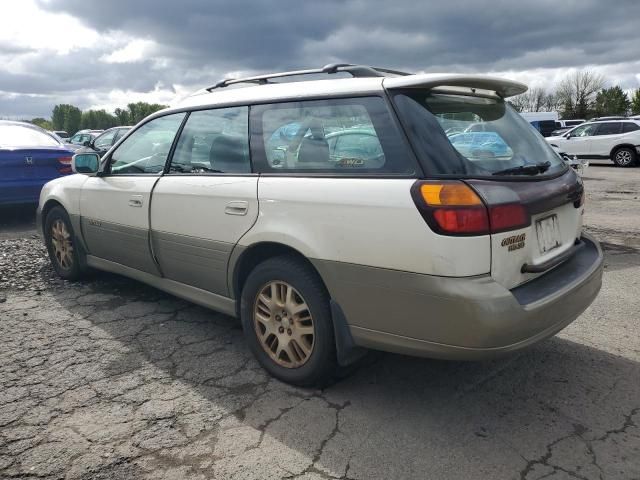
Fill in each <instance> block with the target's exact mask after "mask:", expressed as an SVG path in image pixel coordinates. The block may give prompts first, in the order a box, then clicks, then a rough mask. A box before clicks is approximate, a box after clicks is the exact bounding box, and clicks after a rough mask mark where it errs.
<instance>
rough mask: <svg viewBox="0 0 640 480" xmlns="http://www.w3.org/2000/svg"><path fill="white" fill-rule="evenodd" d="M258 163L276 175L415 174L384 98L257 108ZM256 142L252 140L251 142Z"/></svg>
mask: <svg viewBox="0 0 640 480" xmlns="http://www.w3.org/2000/svg"><path fill="white" fill-rule="evenodd" d="M251 115H252V129H251V130H252V135H253V136H254V137H256V136H257V137H258V139H256V141H255V143H252V148H254V146H255V147H257V148H256V151H255V152H254V157H255V158H254V163H256V165H257V168H258V169H259V170H261V171H265V172H272V173H297V172H300V173H302V172H309V173H330V174H331V175H360V174H412V173H414V171H415V165H414V164H413V160H412V158H411V157H410V156H409V154H408V152H407V150H406V148H405V145H404V144H403V142H402V140H401V137H400V132H399V131H398V129H397V128H396V126H395V124H394V123H393V121H392V119H391V116H390V114H389V111H388V109H387V106H386V104H385V102H384V100H382V98H379V97H363V98H350V99H332V100H312V101H304V102H289V103H279V104H273V105H259V106H255V107H253V108H252V113H251ZM252 142H253V141H252Z"/></svg>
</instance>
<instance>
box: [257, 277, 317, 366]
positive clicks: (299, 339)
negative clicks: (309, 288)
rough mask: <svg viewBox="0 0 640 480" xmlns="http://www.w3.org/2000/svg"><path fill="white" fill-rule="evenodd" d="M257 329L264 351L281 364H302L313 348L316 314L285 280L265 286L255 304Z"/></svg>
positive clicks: (307, 358)
mask: <svg viewBox="0 0 640 480" xmlns="http://www.w3.org/2000/svg"><path fill="white" fill-rule="evenodd" d="M253 319H254V322H253V323H254V329H255V332H256V335H257V337H258V341H259V342H260V345H261V346H262V348H263V349H264V351H265V352H266V353H267V354H268V355H269V356H270V357H271V358H272V359H273V360H274V361H275V362H276V363H277V364H278V365H280V366H282V367H285V368H298V367H301V366H302V365H304V364H305V363H306V362H307V360H309V357H310V356H311V353H312V352H313V346H314V339H315V328H314V323H313V317H312V316H311V311H310V310H309V306H308V305H307V302H306V301H305V300H304V298H303V297H302V295H300V293H299V292H298V291H297V290H296V289H295V288H293V287H292V286H291V285H289V284H288V283H287V282H283V281H272V282H269V283H267V284H266V285H265V286H264V287H262V288H261V289H260V291H259V293H258V295H257V296H256V300H255V303H254V308H253Z"/></svg>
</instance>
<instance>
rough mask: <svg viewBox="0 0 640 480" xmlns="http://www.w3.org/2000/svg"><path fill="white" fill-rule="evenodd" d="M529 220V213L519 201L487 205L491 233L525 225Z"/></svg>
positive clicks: (527, 224)
mask: <svg viewBox="0 0 640 480" xmlns="http://www.w3.org/2000/svg"><path fill="white" fill-rule="evenodd" d="M530 221H531V220H530V219H529V214H528V213H527V211H526V210H525V209H524V207H523V206H522V205H520V204H519V203H510V204H507V205H495V206H492V207H489V222H490V223H491V233H498V232H504V231H506V230H515V229H517V228H523V227H527V226H529V223H530Z"/></svg>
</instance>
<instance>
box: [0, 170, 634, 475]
mask: <svg viewBox="0 0 640 480" xmlns="http://www.w3.org/2000/svg"><path fill="white" fill-rule="evenodd" d="M586 184H587V188H588V189H589V195H588V211H587V214H586V216H585V222H586V224H587V228H588V229H589V230H590V231H592V232H593V233H594V234H595V235H596V236H598V238H600V239H601V240H602V241H603V242H604V245H605V247H606V265H607V267H606V270H605V276H604V285H603V289H602V292H601V294H600V296H599V297H598V299H597V300H596V302H595V303H594V304H593V305H592V306H591V307H590V308H589V309H588V310H587V311H586V312H585V313H584V314H583V315H582V316H581V317H580V319H578V320H577V321H576V322H574V323H573V324H572V325H571V326H570V327H569V328H567V329H566V330H564V331H563V332H561V334H560V335H558V336H557V337H555V338H553V339H550V340H548V341H546V342H543V343H542V344H539V345H537V346H535V347H533V348H531V349H529V350H527V351H525V352H522V353H520V354H518V355H513V356H510V357H507V358H504V359H500V360H495V361H491V362H481V363H460V362H441V361H433V360H426V359H416V358H409V357H402V356H398V355H390V354H378V355H374V356H372V357H371V358H370V359H369V360H368V362H367V363H365V364H364V365H363V366H361V368H360V369H359V370H357V371H356V372H355V373H354V374H353V375H352V376H350V377H349V378H347V379H345V380H342V381H341V382H339V383H337V384H335V385H333V386H332V387H330V388H327V389H325V390H322V391H321V390H304V389H297V388H292V387H289V386H286V385H284V384H282V383H280V382H277V381H275V380H273V379H270V378H269V377H268V376H267V375H265V373H264V372H263V371H262V370H261V369H260V367H259V366H258V365H257V363H256V362H255V361H254V360H253V358H252V357H251V355H250V354H249V352H248V350H247V348H246V346H245V344H244V341H243V340H242V332H241V330H240V328H239V325H238V323H237V322H236V321H235V320H233V319H231V318H229V317H225V316H223V315H220V314H216V313H214V312H210V311H207V310H205V309H202V308H199V307H196V306H193V305H191V304H189V303H187V302H183V301H181V300H178V299H176V298H174V297H171V296H169V295H166V294H164V293H161V292H159V291H157V290H154V289H152V288H149V287H146V286H144V285H142V284H139V283H137V282H134V281H131V280H128V279H125V278H122V277H117V276H114V275H108V274H96V275H95V276H93V277H92V278H91V279H89V280H87V281H85V282H82V283H68V282H63V281H60V280H56V279H54V278H52V277H51V270H50V268H49V267H48V265H47V262H46V256H45V251H44V249H43V248H42V246H41V245H40V242H39V241H38V240H36V239H34V238H32V235H33V234H34V233H35V232H34V231H33V225H32V223H31V222H30V221H29V222H26V223H25V224H24V225H23V226H20V225H15V224H12V225H9V227H8V228H6V229H5V234H4V236H3V235H0V252H2V253H1V254H0V299H2V298H3V295H4V302H2V303H0V384H1V387H0V478H27V479H36V478H39V479H42V478H46V479H55V478H81V479H132V478H149V479H151V478H153V479H159V478H160V479H205V478H216V479H232V478H234V479H268V478H269V479H271V478H273V479H280V478H304V479H308V480H315V479H323V478H325V479H326V478H332V479H338V478H341V479H374V478H381V479H396V478H397V479H413V478H415V479H422V478H437V479H449V478H452V479H453V478H465V479H487V478H490V479H511V478H513V479H521V480H522V479H525V480H532V479H541V478H547V479H569V478H573V479H575V478H579V479H605V478H606V479H610V478H611V479H625V480H628V479H634V478H636V479H638V478H640V428H639V427H640V363H639V362H640V340H639V339H638V333H637V332H638V322H639V313H638V312H640V295H638V292H639V291H640V288H639V285H640V280H638V279H639V278H640V241H639V239H640V217H639V216H638V215H637V211H638V203H637V202H638V200H637V198H636V197H638V192H639V191H640V169H635V170H621V169H615V168H608V167H591V168H590V170H589V171H588V177H587V179H586ZM1 223H2V222H1V221H0V224H1ZM7 232H9V233H7ZM9 258H10V259H11V261H8V259H9Z"/></svg>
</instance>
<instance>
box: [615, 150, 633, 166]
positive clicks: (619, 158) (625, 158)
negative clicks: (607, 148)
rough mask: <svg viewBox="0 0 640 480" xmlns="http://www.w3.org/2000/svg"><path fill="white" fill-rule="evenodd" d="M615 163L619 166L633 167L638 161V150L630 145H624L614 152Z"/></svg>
mask: <svg viewBox="0 0 640 480" xmlns="http://www.w3.org/2000/svg"><path fill="white" fill-rule="evenodd" d="M613 163H615V164H616V165H617V166H618V167H631V166H633V165H635V163H636V152H634V151H633V149H631V148H628V147H622V148H619V149H618V150H616V151H615V152H614V153H613Z"/></svg>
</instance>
